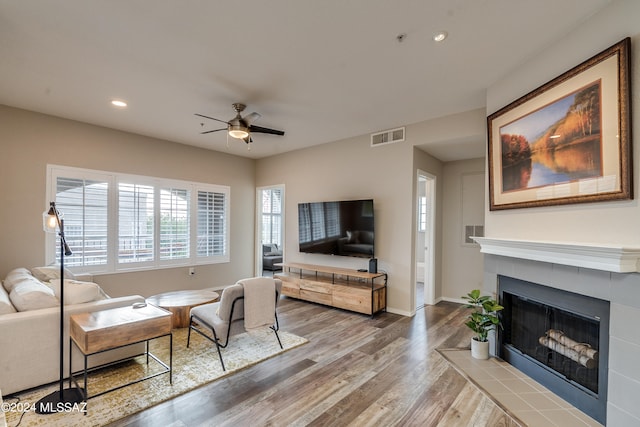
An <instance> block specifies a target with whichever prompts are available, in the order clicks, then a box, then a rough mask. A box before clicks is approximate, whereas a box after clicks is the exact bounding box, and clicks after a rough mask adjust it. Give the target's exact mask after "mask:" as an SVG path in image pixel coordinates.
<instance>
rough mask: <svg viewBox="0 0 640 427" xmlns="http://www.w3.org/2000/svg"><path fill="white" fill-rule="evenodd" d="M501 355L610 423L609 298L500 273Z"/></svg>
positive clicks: (589, 413) (499, 350)
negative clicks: (577, 292)
mask: <svg viewBox="0 0 640 427" xmlns="http://www.w3.org/2000/svg"><path fill="white" fill-rule="evenodd" d="M498 293H499V298H500V304H501V305H503V306H504V307H505V309H504V310H503V311H502V313H501V317H502V323H503V326H504V329H503V330H502V331H500V333H499V334H498V352H499V356H500V357H502V358H503V359H504V360H506V361H507V362H509V363H510V364H512V365H514V366H515V367H517V368H518V369H520V370H521V371H523V372H524V373H526V374H527V375H529V376H530V377H532V378H533V379H535V380H536V381H538V382H540V383H541V384H542V385H544V386H545V387H547V388H549V389H550V390H551V391H553V392H554V393H556V394H557V395H559V396H560V397H562V398H563V399H565V400H567V401H568V402H570V403H571V404H573V405H574V406H575V407H577V408H578V409H580V410H582V411H583V412H585V413H586V414H588V415H590V416H591V417H593V418H594V419H596V420H597V421H599V422H601V423H603V424H604V423H605V422H606V409H607V371H608V353H609V351H608V349H609V335H608V334H609V302H608V301H603V300H600V299H597V298H592V297H589V296H585V295H580V294H576V293H572V292H567V291H564V290H560V289H555V288H551V287H548V286H544V285H541V284H536V283H531V282H527V281H524V280H520V279H515V278H512V277H507V276H500V275H499V276H498Z"/></svg>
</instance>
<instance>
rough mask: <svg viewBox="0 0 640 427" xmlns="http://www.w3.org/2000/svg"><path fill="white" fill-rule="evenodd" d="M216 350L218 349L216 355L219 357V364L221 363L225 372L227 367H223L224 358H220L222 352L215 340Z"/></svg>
mask: <svg viewBox="0 0 640 427" xmlns="http://www.w3.org/2000/svg"><path fill="white" fill-rule="evenodd" d="M216 350H218V357H219V358H220V364H221V365H222V370H223V371H225V372H226V370H227V368H225V367H224V360H222V352H221V351H220V344H218V341H217V340H216Z"/></svg>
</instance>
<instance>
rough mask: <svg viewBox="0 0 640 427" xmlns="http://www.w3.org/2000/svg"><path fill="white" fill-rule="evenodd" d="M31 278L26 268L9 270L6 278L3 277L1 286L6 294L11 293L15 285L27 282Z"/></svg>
mask: <svg viewBox="0 0 640 427" xmlns="http://www.w3.org/2000/svg"><path fill="white" fill-rule="evenodd" d="M31 278H33V276H32V275H31V273H30V272H29V270H27V269H26V268H16V269H13V270H11V271H10V272H9V273H8V274H7V277H5V279H4V281H3V282H2V284H3V286H4V288H5V289H6V290H7V292H9V293H11V291H12V290H13V288H14V286H15V285H16V284H18V283H20V282H22V281H23V280H29V279H31Z"/></svg>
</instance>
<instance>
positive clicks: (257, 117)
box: [244, 112, 262, 125]
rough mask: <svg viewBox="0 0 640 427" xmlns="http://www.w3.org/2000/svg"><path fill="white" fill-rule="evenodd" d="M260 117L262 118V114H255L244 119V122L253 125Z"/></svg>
mask: <svg viewBox="0 0 640 427" xmlns="http://www.w3.org/2000/svg"><path fill="white" fill-rule="evenodd" d="M260 117H262V116H261V115H260V114H258V113H256V112H253V113H251V114H247V115H246V116H245V117H244V121H245V123H246V124H248V125H250V124H251V123H253V122H255V121H256V120H258V119H259V118H260Z"/></svg>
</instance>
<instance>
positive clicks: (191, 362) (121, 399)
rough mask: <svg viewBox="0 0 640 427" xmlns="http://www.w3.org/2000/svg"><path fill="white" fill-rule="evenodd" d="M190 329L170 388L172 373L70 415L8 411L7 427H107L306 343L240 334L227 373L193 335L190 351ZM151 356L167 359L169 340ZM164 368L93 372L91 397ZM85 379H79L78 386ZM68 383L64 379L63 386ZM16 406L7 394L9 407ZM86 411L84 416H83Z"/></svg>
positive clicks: (130, 365) (129, 366) (25, 399)
mask: <svg viewBox="0 0 640 427" xmlns="http://www.w3.org/2000/svg"><path fill="white" fill-rule="evenodd" d="M187 332H188V328H183V329H175V330H174V331H173V384H169V374H164V375H159V376H157V377H154V378H151V379H149V380H145V381H142V382H139V383H137V384H133V385H130V386H127V387H124V388H121V389H119V390H116V391H113V392H109V393H106V394H104V395H102V396H97V397H95V398H92V399H89V401H88V402H87V405H86V408H83V407H82V406H78V407H75V408H69V411H68V412H66V413H56V414H49V415H39V414H36V413H35V412H33V411H31V410H28V411H25V412H20V411H13V412H7V413H6V417H7V426H10V427H14V426H16V425H18V423H20V427H25V426H47V427H69V426H83V427H84V426H103V425H107V424H109V423H111V422H113V421H115V420H117V419H120V418H124V417H126V416H128V415H131V414H133V413H136V412H139V411H141V410H143V409H146V408H149V407H151V406H153V405H156V404H158V403H160V402H163V401H165V400H167V399H171V398H174V397H176V396H178V395H180V394H183V393H185V392H187V391H189V390H192V389H194V388H196V387H198V386H201V385H203V384H206V383H208V382H211V381H214V380H217V379H219V378H222V377H225V376H228V375H232V374H233V373H234V372H237V371H239V370H241V369H244V368H247V367H249V366H252V365H255V364H257V363H259V362H261V361H264V360H266V359H269V358H271V357H274V356H277V355H278V354H281V353H283V352H285V351H287V350H290V349H292V348H294V347H298V346H300V345H302V344H305V343H306V342H307V340H306V339H305V338H302V337H298V336H296V335H293V334H290V333H287V332H284V331H279V332H278V334H279V335H280V339H281V340H282V345H283V347H284V350H282V349H280V346H279V345H278V342H277V340H276V337H275V334H274V333H273V331H271V330H269V329H263V330H257V331H253V332H251V333H244V334H241V335H236V336H234V337H232V338H231V339H230V343H229V346H228V347H227V348H225V349H222V357H223V359H224V363H225V367H226V368H227V370H226V371H223V370H222V367H221V365H220V361H219V359H218V354H217V352H216V348H215V345H214V344H213V343H211V342H210V341H209V340H207V339H205V338H204V337H202V336H200V335H198V334H196V333H192V334H191V344H190V346H189V348H186V344H187ZM150 349H151V352H152V353H153V354H154V355H157V356H158V358H159V359H160V360H162V361H166V362H167V363H168V360H169V356H168V355H169V338H168V337H165V338H159V339H156V340H154V341H151V343H150ZM163 369H164V368H163V367H162V366H161V365H159V364H158V363H156V362H155V361H153V360H152V359H150V361H149V364H148V365H147V363H146V357H145V356H139V357H137V358H135V359H133V360H131V361H129V362H124V363H121V364H118V365H116V366H113V367H110V368H105V369H102V370H99V371H95V372H93V373H91V374H90V375H89V378H88V385H87V388H88V389H89V394H90V395H95V394H98V393H100V392H101V391H103V390H108V389H110V388H113V387H114V386H117V385H121V384H125V383H127V382H128V381H131V380H135V379H138V378H142V377H144V376H146V375H149V374H152V373H154V372H159V371H161V370H163ZM80 380H81V377H80V378H78V382H79V383H80V384H82V382H81V381H80ZM67 386H68V381H65V387H67ZM58 387H59V384H57V383H56V384H52V385H48V386H45V387H41V388H38V389H33V390H30V391H27V392H24V393H22V394H19V395H18V397H19V398H20V401H19V402H20V405H18V404H15V405H13V407H14V408H21V409H24V408H27V409H29V408H31V407H33V406H34V405H35V403H36V402H37V401H38V400H39V399H40V398H42V397H43V396H46V395H48V394H49V393H51V392H52V391H54V390H57V388H58ZM8 402H12V403H13V402H16V399H11V398H8V397H6V396H5V405H6V404H7V403H8ZM83 409H86V413H85V412H82V410H83Z"/></svg>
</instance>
